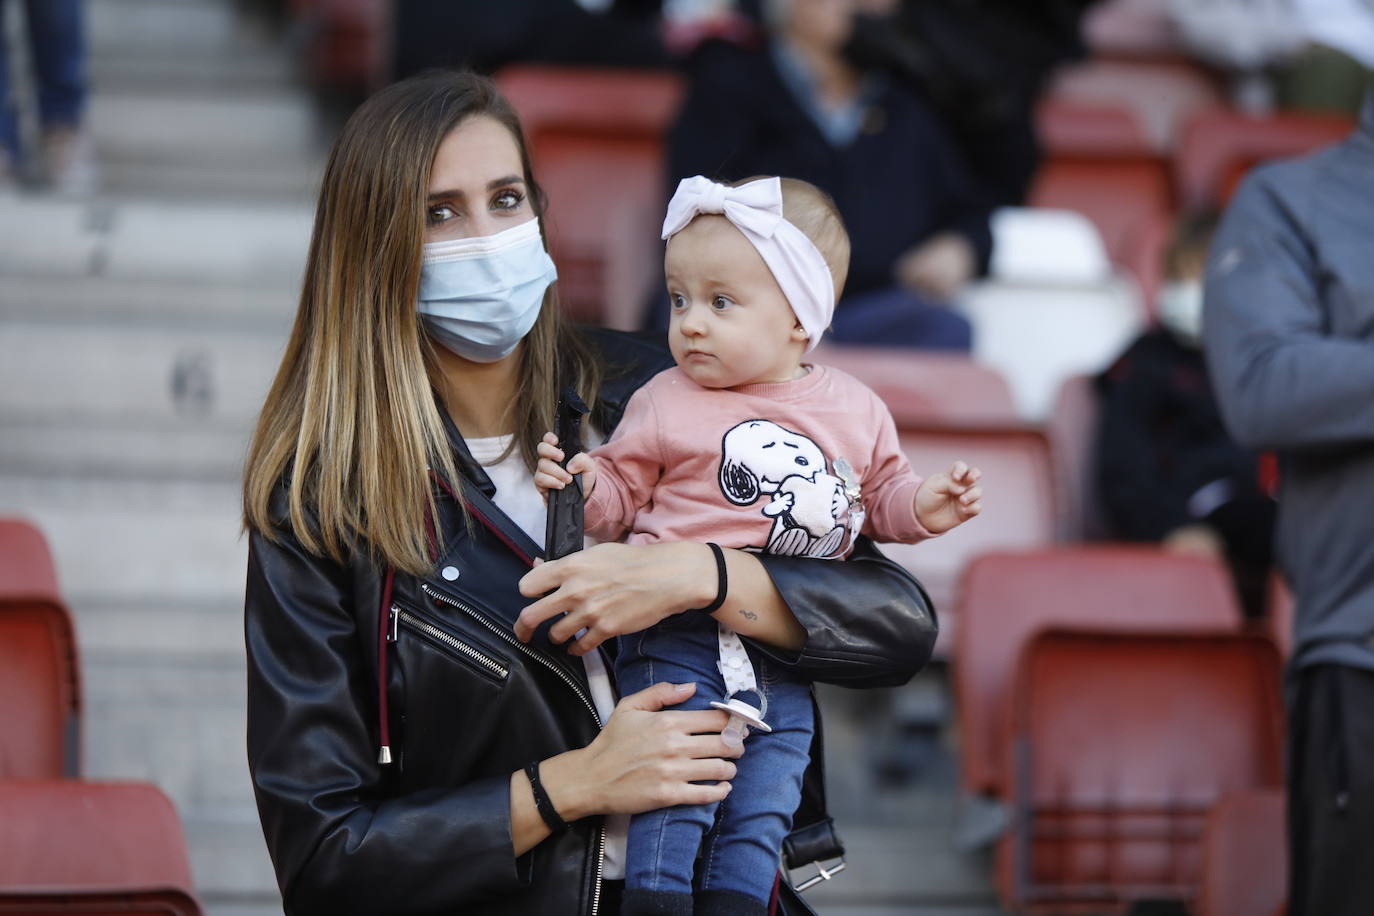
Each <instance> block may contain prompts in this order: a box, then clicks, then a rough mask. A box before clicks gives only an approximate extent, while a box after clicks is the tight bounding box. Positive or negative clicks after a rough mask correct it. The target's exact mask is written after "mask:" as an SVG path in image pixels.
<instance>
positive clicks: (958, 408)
mask: <svg viewBox="0 0 1374 916" xmlns="http://www.w3.org/2000/svg"><path fill="white" fill-rule="evenodd" d="M810 359H812V360H814V361H815V362H817V363H821V364H824V365H827V366H834V367H835V368H836V369H840V370H842V371H844V372H847V373H849V374H850V375H852V376H854V377H855V378H856V379H858V380H859V381H861V382H863V383H864V384H865V385H867V386H868V387H869V388H871V389H873V391H874V393H876V394H877V395H878V397H880V398H882V400H883V403H885V404H886V405H887V409H888V410H890V411H892V417H893V419H894V420H896V422H897V424H898V425H899V426H902V425H906V426H940V425H945V426H968V425H987V424H1014V423H1016V422H1017V420H1016V405H1015V403H1014V402H1013V401H1012V397H1011V389H1010V388H1009V387H1007V381H1006V379H1004V378H1002V375H1001V373H999V372H998V371H997V370H995V369H990V368H988V367H987V366H984V365H981V364H979V363H977V362H974V361H973V360H971V359H969V358H968V357H967V356H962V355H958V354H947V353H935V352H927V351H921V350H900V349H887V348H884V347H860V346H846V345H844V344H829V343H827V344H822V345H821V346H819V347H817V348H816V349H815V350H814V351H813V352H812V353H811V356H810Z"/></svg>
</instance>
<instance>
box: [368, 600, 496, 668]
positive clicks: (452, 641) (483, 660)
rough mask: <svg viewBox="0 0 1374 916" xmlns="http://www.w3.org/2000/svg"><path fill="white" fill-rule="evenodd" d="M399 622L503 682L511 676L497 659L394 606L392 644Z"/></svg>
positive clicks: (392, 613)
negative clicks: (474, 663) (456, 653)
mask: <svg viewBox="0 0 1374 916" xmlns="http://www.w3.org/2000/svg"><path fill="white" fill-rule="evenodd" d="M398 622H400V623H404V624H405V625H406V626H408V627H410V628H412V629H415V630H419V631H420V632H421V633H423V634H425V635H426V636H428V637H430V638H431V639H435V640H438V641H439V642H441V643H443V644H444V645H446V646H448V647H449V648H451V649H453V650H455V651H456V652H458V653H460V654H461V655H463V656H464V657H465V658H469V659H471V660H472V661H474V662H476V663H477V664H478V665H480V666H481V667H482V668H484V669H486V670H487V671H490V672H491V673H492V674H494V675H496V676H497V677H499V678H501V679H502V680H505V679H506V676H507V675H509V674H510V669H509V668H507V667H506V666H505V665H503V664H501V663H500V662H498V661H497V660H496V659H494V658H492V657H490V656H488V655H484V654H483V653H481V652H479V651H477V650H476V649H474V648H473V647H472V646H470V645H468V644H467V643H465V642H463V641H461V640H459V639H456V638H454V637H453V636H451V635H449V634H448V633H445V632H444V631H443V630H441V629H439V628H438V627H436V626H434V625H433V624H430V623H426V622H425V621H423V620H421V619H420V618H418V617H416V616H415V615H414V614H411V613H408V612H406V611H403V610H401V609H400V608H399V607H397V606H396V605H394V604H393V605H392V606H391V641H392V642H395V641H396V625H397V623H398Z"/></svg>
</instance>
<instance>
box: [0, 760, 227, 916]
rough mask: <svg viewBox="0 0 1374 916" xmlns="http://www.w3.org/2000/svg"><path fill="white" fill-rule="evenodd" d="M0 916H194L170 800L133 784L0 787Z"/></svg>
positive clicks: (197, 913)
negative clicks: (8, 915) (23, 915)
mask: <svg viewBox="0 0 1374 916" xmlns="http://www.w3.org/2000/svg"><path fill="white" fill-rule="evenodd" d="M0 811H3V812H5V816H4V817H0V913H26V914H31V913H86V914H90V913H109V914H115V913H119V914H149V916H152V914H158V916H200V913H201V908H200V906H199V904H198V903H197V902H196V899H195V896H194V894H193V892H192V882H191V869H190V864H189V862H188V860H187V854H186V839H185V836H184V835H183V833H182V829H181V822H180V820H178V818H177V813H176V810H175V809H174V808H173V807H172V803H171V801H170V800H169V799H168V798H167V796H165V795H164V794H162V792H161V791H159V790H158V789H157V788H156V787H154V786H150V785H144V784H137V783H87V782H71V781H63V782H0Z"/></svg>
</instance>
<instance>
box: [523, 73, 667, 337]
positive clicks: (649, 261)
mask: <svg viewBox="0 0 1374 916" xmlns="http://www.w3.org/2000/svg"><path fill="white" fill-rule="evenodd" d="M497 82H498V84H499V85H500V87H501V91H502V92H503V93H505V95H506V97H507V98H508V99H510V101H511V103H512V104H513V105H514V106H515V108H516V110H517V111H518V112H519V113H520V119H521V122H522V124H523V126H524V129H525V134H526V139H527V140H528V142H529V146H530V155H531V158H532V160H533V163H534V174H535V177H536V179H537V180H538V181H539V183H540V185H542V186H543V188H544V190H545V191H547V192H548V199H549V209H548V212H547V214H546V216H545V226H546V228H547V231H548V234H549V245H550V248H551V250H552V253H553V258H554V261H555V263H556V264H557V265H558V271H559V282H558V291H559V296H560V297H561V301H562V304H563V307H564V308H565V309H566V310H567V311H568V312H569V313H570V314H571V315H572V316H573V317H574V318H576V319H578V320H581V321H588V322H593V323H599V324H603V325H606V326H608V327H615V328H621V329H633V328H637V327H639V325H640V323H641V322H640V315H641V312H642V310H643V305H644V302H645V300H646V297H647V296H648V295H649V294H650V293H651V291H652V288H653V286H654V284H655V283H656V282H657V281H658V279H659V278H660V276H661V269H662V263H663V243H662V242H661V241H659V237H658V236H659V228H660V227H661V226H662V223H663V209H664V207H665V206H666V204H667V196H666V192H667V189H666V188H665V187H664V183H663V182H664V178H663V175H664V165H663V135H664V133H665V132H666V131H667V129H668V126H669V125H670V123H671V122H672V119H673V117H674V115H675V114H676V113H677V107H678V103H679V101H680V99H681V97H682V91H683V87H682V80H681V78H680V77H678V76H677V75H675V74H671V73H659V72H642V73H635V72H628V71H623V70H589V69H582V68H578V69H564V68H557V67H534V66H522V67H511V68H508V69H506V70H503V71H501V73H500V74H499V75H498V76H497Z"/></svg>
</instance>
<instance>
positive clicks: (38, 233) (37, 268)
mask: <svg viewBox="0 0 1374 916" xmlns="http://www.w3.org/2000/svg"><path fill="white" fill-rule="evenodd" d="M312 221H313V203H310V202H305V201H300V202H296V203H293V204H282V203H280V202H278V203H274V204H271V205H268V204H265V203H257V204H247V203H242V202H227V201H226V202H213V203H207V202H204V201H201V202H196V203H189V202H181V203H173V202H148V201H144V200H131V199H119V198H113V199H106V200H96V201H90V202H87V201H69V200H61V199H57V198H53V197H49V196H43V195H22V194H8V195H0V274H3V275H5V276H15V277H32V276H45V275H58V276H67V277H83V276H99V277H102V278H110V279H116V280H139V281H153V280H157V281H172V282H173V283H174V284H178V285H179V287H180V289H179V291H180V292H191V290H188V289H187V287H188V286H199V285H203V284H212V285H229V286H243V287H252V288H264V287H266V288H276V289H277V290H279V291H291V292H292V293H293V294H294V292H295V291H297V290H299V284H300V279H301V274H302V272H303V269H304V264H305V255H306V250H307V248H308V247H309V243H310V230H311V225H312ZM161 298H163V299H165V298H166V294H161ZM18 304H19V303H15V302H12V301H10V300H9V299H8V298H7V299H6V302H5V304H4V305H0V308H12V307H17V305H18Z"/></svg>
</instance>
